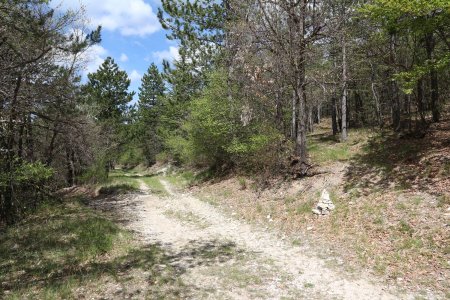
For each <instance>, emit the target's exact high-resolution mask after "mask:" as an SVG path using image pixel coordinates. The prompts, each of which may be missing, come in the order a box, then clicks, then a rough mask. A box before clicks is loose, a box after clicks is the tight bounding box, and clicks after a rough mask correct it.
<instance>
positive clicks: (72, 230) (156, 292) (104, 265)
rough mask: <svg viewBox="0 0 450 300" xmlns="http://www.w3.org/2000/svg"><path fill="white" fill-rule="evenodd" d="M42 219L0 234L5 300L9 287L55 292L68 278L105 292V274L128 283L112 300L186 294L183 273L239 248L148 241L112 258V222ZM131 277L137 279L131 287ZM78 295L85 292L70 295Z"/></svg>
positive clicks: (0, 291)
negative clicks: (174, 245) (37, 223)
mask: <svg viewBox="0 0 450 300" xmlns="http://www.w3.org/2000/svg"><path fill="white" fill-rule="evenodd" d="M87 214H88V213H87ZM45 222H46V224H43V225H42V226H31V227H26V229H24V230H23V231H21V233H20V234H18V233H17V232H16V233H14V232H13V233H9V234H7V233H4V234H3V233H2V234H1V235H0V250H1V257H0V287H1V288H0V298H3V297H5V298H6V296H7V295H8V291H9V292H18V293H19V294H20V292H21V291H22V292H23V291H27V290H30V289H34V290H36V289H37V290H40V291H42V290H46V289H52V290H59V289H63V287H64V286H65V285H67V282H71V283H72V284H74V286H76V287H79V286H83V285H84V284H85V283H89V282H96V281H99V284H100V286H98V287H97V288H98V289H99V291H100V293H105V295H108V291H103V290H102V289H103V288H104V287H103V286H102V285H101V284H102V281H101V280H102V279H104V278H105V277H107V278H109V279H108V280H109V281H111V280H112V281H114V283H115V284H120V285H122V286H126V287H127V288H126V289H124V290H121V291H119V292H118V294H115V295H114V296H115V297H116V298H129V297H133V296H136V295H142V296H144V295H145V297H149V298H151V299H155V298H164V299H179V298H186V297H189V296H190V295H191V294H192V293H193V292H194V291H195V287H193V286H188V285H186V284H184V283H183V281H182V280H181V276H182V275H183V274H184V273H185V272H187V271H188V270H189V269H191V268H195V267H198V266H204V265H212V264H219V263H223V262H226V261H228V260H231V259H236V258H237V257H238V256H239V253H241V252H242V250H239V249H238V248H237V247H236V245H235V244H234V243H230V242H223V241H218V240H209V241H191V242H190V243H188V244H187V245H186V246H185V247H183V248H182V249H181V250H179V251H173V250H171V249H170V248H168V247H167V246H164V247H163V246H162V245H160V244H156V243H155V244H147V245H144V246H140V247H134V248H131V249H130V250H128V251H126V252H125V254H123V255H119V256H117V257H115V258H111V254H110V253H109V251H110V250H111V247H113V243H114V242H113V240H114V237H115V236H116V235H117V234H118V233H119V231H121V230H120V229H119V228H118V227H117V226H115V225H114V224H113V223H111V222H110V221H108V220H106V219H103V218H100V217H97V216H95V215H86V216H80V215H79V214H78V213H74V214H70V213H68V214H65V215H64V216H61V215H52V216H50V217H48V218H46V219H45ZM48 224H52V225H51V226H48ZM99 228H101V230H100V229H99ZM13 231H14V230H13ZM133 276H134V277H138V279H139V280H138V281H137V283H134V285H133V278H132V277H133ZM70 293H74V291H71V292H70ZM70 293H69V294H70ZM78 296H80V297H82V296H83V295H76V294H71V296H70V297H69V298H78ZM30 297H33V296H31V295H30ZM107 297H108V296H107ZM38 298H39V297H38Z"/></svg>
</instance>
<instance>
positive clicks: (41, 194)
mask: <svg viewBox="0 0 450 300" xmlns="http://www.w3.org/2000/svg"><path fill="white" fill-rule="evenodd" d="M7 165H8V164H5V161H3V160H0V166H2V167H3V166H7ZM53 175H54V171H53V169H52V168H50V167H47V166H46V165H44V164H43V163H41V162H39V161H38V162H27V161H23V160H22V159H19V158H17V157H16V158H14V159H13V161H12V162H11V163H10V164H9V166H8V172H1V173H0V195H2V197H1V198H0V215H2V216H3V217H5V219H7V220H8V221H13V220H14V219H15V218H20V217H21V216H22V215H23V214H25V213H26V212H27V211H29V210H32V209H34V208H36V207H37V206H38V205H39V204H40V203H42V202H43V201H44V200H46V199H47V198H48V196H49V194H50V190H51V187H50V186H49V185H50V180H51V179H52V177H53Z"/></svg>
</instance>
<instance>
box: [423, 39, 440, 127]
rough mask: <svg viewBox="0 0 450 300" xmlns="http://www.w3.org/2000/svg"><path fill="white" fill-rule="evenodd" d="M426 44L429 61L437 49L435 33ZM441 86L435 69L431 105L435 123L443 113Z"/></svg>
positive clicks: (432, 70) (431, 79)
mask: <svg viewBox="0 0 450 300" xmlns="http://www.w3.org/2000/svg"><path fill="white" fill-rule="evenodd" d="M425 44H426V49H427V58H428V60H430V61H431V60H432V59H433V51H434V47H435V41H434V36H433V33H430V34H428V35H427V36H426V38H425ZM438 88H439V86H438V76H437V72H436V69H435V68H434V67H432V68H431V70H430V91H431V95H430V98H431V99H430V104H431V113H432V115H433V122H439V121H440V118H441V112H440V107H439V89H438Z"/></svg>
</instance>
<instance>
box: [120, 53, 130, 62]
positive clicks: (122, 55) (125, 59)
mask: <svg viewBox="0 0 450 300" xmlns="http://www.w3.org/2000/svg"><path fill="white" fill-rule="evenodd" d="M120 61H121V62H127V61H128V56H127V55H126V54H125V53H122V54H121V55H120Z"/></svg>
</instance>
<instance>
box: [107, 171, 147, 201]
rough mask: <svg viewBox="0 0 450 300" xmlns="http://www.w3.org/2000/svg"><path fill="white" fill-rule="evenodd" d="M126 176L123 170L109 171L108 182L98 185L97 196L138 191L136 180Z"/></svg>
mask: <svg viewBox="0 0 450 300" xmlns="http://www.w3.org/2000/svg"><path fill="white" fill-rule="evenodd" d="M127 174H128V173H127V172H125V171H123V170H113V171H111V172H110V174H109V177H108V180H107V181H106V182H105V183H103V184H101V185H100V189H99V194H101V195H112V194H125V193H130V192H136V191H139V183H138V182H137V180H136V178H134V177H133V176H129V175H127Z"/></svg>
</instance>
